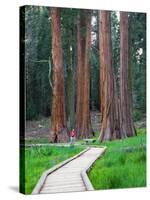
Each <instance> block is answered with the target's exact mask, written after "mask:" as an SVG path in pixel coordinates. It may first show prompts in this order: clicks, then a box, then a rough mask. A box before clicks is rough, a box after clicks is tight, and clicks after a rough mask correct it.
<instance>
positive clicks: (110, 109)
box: [99, 11, 120, 141]
mask: <svg viewBox="0 0 150 200" xmlns="http://www.w3.org/2000/svg"><path fill="white" fill-rule="evenodd" d="M99 28H100V30H99V33H100V41H99V47H100V87H101V88H100V92H101V94H100V97H101V113H102V124H101V130H100V137H99V140H100V141H103V140H112V139H115V138H120V126H119V120H118V118H119V107H118V98H117V96H116V92H115V79H114V76H113V69H112V40H111V24H110V12H109V11H100V26H99Z"/></svg>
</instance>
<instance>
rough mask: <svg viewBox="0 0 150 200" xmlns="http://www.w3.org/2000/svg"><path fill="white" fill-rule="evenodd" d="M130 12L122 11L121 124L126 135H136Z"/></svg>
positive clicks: (122, 131) (123, 133)
mask: <svg viewBox="0 0 150 200" xmlns="http://www.w3.org/2000/svg"><path fill="white" fill-rule="evenodd" d="M128 57H129V55H128V13H127V12H120V125H121V133H122V135H123V136H124V137H126V136H128V137H131V136H134V135H135V129H134V124H133V119H132V107H131V99H130V98H131V95H130V90H131V89H130V88H129V74H128V72H129V70H128V66H129V63H128V62H129V61H128Z"/></svg>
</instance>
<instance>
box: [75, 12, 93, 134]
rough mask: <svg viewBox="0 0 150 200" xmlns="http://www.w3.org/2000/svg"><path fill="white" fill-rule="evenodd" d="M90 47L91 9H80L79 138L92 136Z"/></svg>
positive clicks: (78, 65) (77, 118)
mask: <svg viewBox="0 0 150 200" xmlns="http://www.w3.org/2000/svg"><path fill="white" fill-rule="evenodd" d="M90 47H91V11H90V10H85V11H82V12H81V11H80V13H79V14H78V23H77V76H76V77H77V92H76V93H77V101H76V132H77V137H78V138H88V137H90V136H92V127H91V119H90Z"/></svg>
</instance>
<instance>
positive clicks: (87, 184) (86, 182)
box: [81, 147, 107, 191]
mask: <svg viewBox="0 0 150 200" xmlns="http://www.w3.org/2000/svg"><path fill="white" fill-rule="evenodd" d="M102 148H103V151H102V153H101V154H100V155H99V156H98V157H96V158H95V160H94V161H92V162H91V163H90V164H89V165H88V166H87V167H86V168H85V169H84V170H82V172H81V177H82V180H83V182H84V185H85V187H86V189H87V191H94V187H93V185H92V183H91V181H90V179H89V177H88V175H87V173H88V172H89V171H90V169H91V167H92V166H93V165H94V163H95V161H96V160H97V159H98V158H100V157H101V156H102V155H103V154H104V153H105V151H106V149H107V147H102Z"/></svg>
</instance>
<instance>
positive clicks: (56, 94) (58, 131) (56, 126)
mask: <svg viewBox="0 0 150 200" xmlns="http://www.w3.org/2000/svg"><path fill="white" fill-rule="evenodd" d="M51 21H52V23H51V30H52V59H53V100H52V114H51V129H50V138H49V139H50V142H66V141H67V140H68V134H67V125H66V113H65V97H64V71H63V57H62V46H61V23H60V9H59V8H52V9H51Z"/></svg>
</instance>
